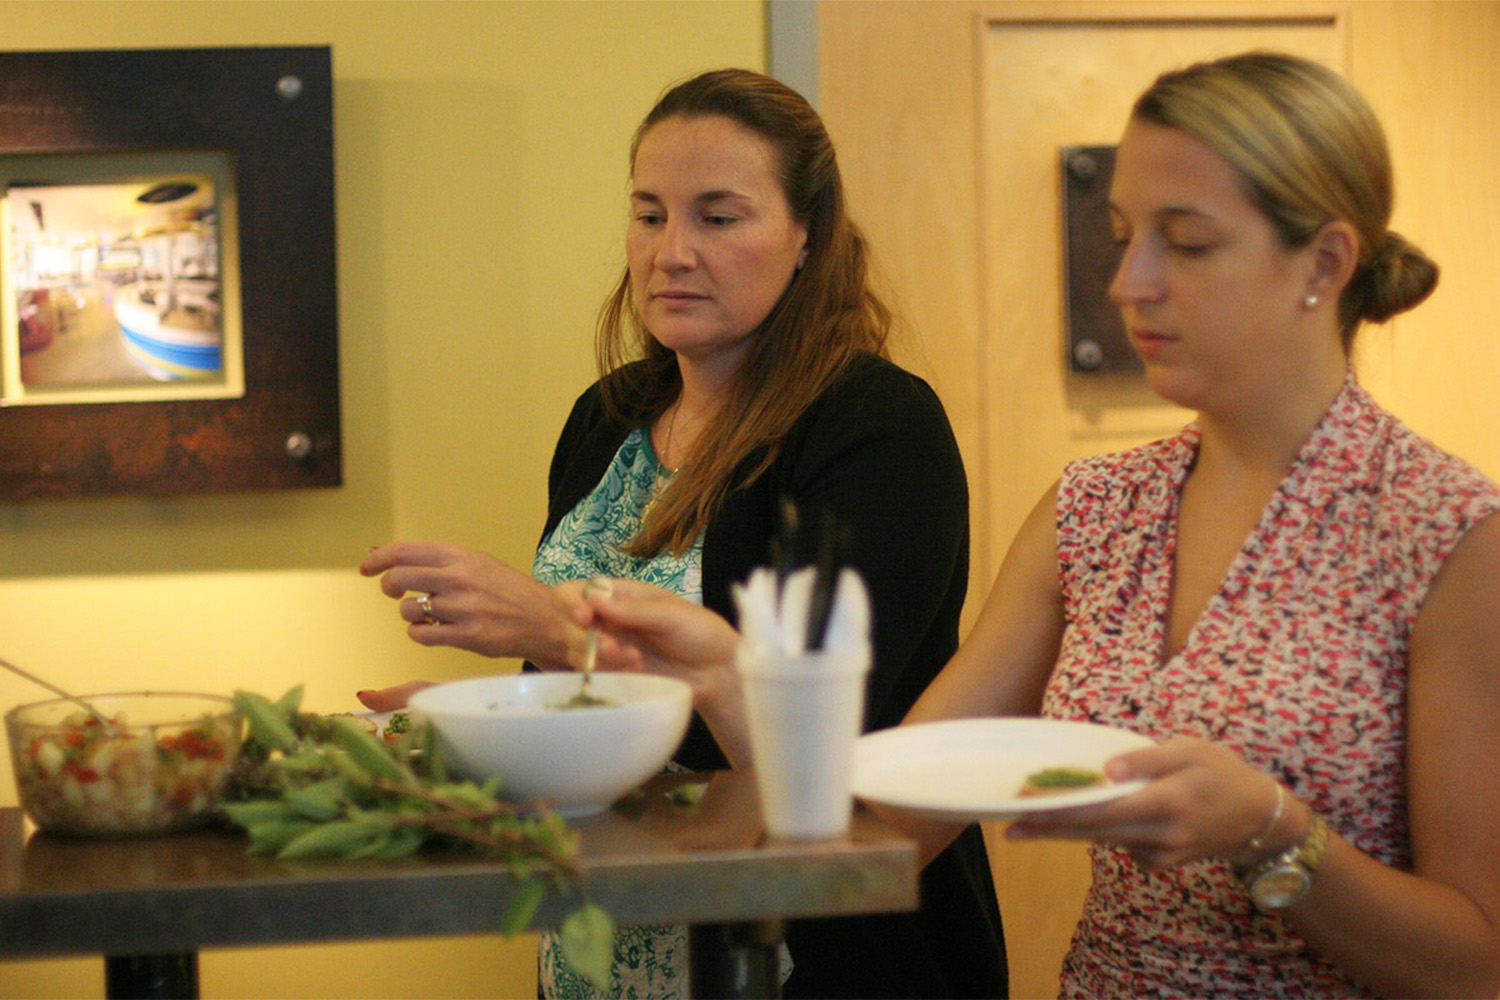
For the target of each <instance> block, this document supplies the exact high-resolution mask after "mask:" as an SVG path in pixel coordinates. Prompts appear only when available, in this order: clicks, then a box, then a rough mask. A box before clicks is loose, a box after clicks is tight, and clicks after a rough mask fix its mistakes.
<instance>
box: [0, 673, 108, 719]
mask: <svg viewBox="0 0 1500 1000" xmlns="http://www.w3.org/2000/svg"><path fill="white" fill-rule="evenodd" d="M0 667H4V668H5V669H6V670H9V671H10V672H11V673H13V674H20V675H21V676H22V677H24V678H26V679H27V680H28V681H31V683H33V684H40V685H41V686H42V687H44V688H46V689H47V690H48V691H51V692H52V693H53V694H56V695H61V696H62V697H64V698H66V699H67V700H68V701H71V702H72V703H73V704H75V705H77V706H78V707H79V708H81V709H83V710H84V711H86V712H88V713H89V714H90V715H92V716H93V717H94V718H95V719H97V720H99V724H100V725H101V726H103V727H104V728H105V729H114V728H115V724H114V720H112V719H110V718H109V716H107V715H105V714H104V713H103V712H101V711H99V710H98V709H97V708H95V707H94V706H93V705H90V704H89V703H88V702H86V701H84V700H83V699H82V698H80V697H78V696H77V695H73V694H69V693H68V692H66V691H64V690H63V689H62V688H60V687H58V686H57V685H56V684H53V683H52V682H51V681H44V680H42V679H41V678H40V677H38V676H37V675H36V674H34V673H32V672H31V671H29V670H22V669H21V668H20V667H18V666H16V665H15V664H14V663H12V662H10V661H9V660H7V659H5V658H4V657H0Z"/></svg>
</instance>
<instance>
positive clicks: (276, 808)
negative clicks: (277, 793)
mask: <svg viewBox="0 0 1500 1000" xmlns="http://www.w3.org/2000/svg"><path fill="white" fill-rule="evenodd" d="M223 809H224V814H225V815H226V816H228V817H229V818H230V820H231V821H233V822H234V823H235V824H236V825H238V826H242V827H246V828H247V829H248V828H249V827H252V826H256V825H258V824H261V823H267V822H270V821H272V820H278V819H288V818H290V817H292V816H294V815H296V813H295V812H294V810H292V809H290V808H289V807H288V806H287V805H286V803H284V802H281V801H280V800H278V799H255V800H253V801H250V802H226V803H225V804H224V806H223Z"/></svg>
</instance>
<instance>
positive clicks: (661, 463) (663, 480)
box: [641, 406, 681, 523]
mask: <svg viewBox="0 0 1500 1000" xmlns="http://www.w3.org/2000/svg"><path fill="white" fill-rule="evenodd" d="M679 409H681V407H680V406H673V407H672V418H671V419H670V420H668V421H667V434H666V440H665V441H663V442H662V444H663V448H662V450H661V453H660V454H658V455H657V456H656V480H655V482H653V483H652V484H651V496H650V497H648V498H647V499H646V506H644V507H642V508H641V521H642V523H644V522H645V520H646V518H648V517H650V516H651V508H653V507H655V506H656V501H657V500H659V499H660V498H661V494H662V490H664V489H666V488H667V483H669V482H671V481H672V477H673V476H674V475H676V474H677V469H669V468H667V463H666V461H665V460H664V459H663V458H662V454H665V453H666V452H667V451H670V450H671V448H672V431H674V430H675V429H676V428H677V411H678V410H679ZM678 468H681V466H678Z"/></svg>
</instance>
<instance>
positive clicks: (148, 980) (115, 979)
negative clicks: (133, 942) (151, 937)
mask: <svg viewBox="0 0 1500 1000" xmlns="http://www.w3.org/2000/svg"><path fill="white" fill-rule="evenodd" d="M104 995H105V996H107V997H109V1000H198V953H197V952H196V951H186V952H181V953H177V954H167V955H106V956H105V958H104Z"/></svg>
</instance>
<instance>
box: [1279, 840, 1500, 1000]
mask: <svg viewBox="0 0 1500 1000" xmlns="http://www.w3.org/2000/svg"><path fill="white" fill-rule="evenodd" d="M1287 919H1288V920H1290V921H1291V923H1292V925H1293V926H1294V927H1295V928H1296V929H1297V931H1298V932H1299V933H1300V934H1301V935H1302V936H1303V938H1304V939H1305V940H1306V941H1307V943H1308V945H1309V946H1311V947H1312V948H1313V949H1314V950H1315V951H1316V952H1317V953H1318V954H1319V955H1321V956H1322V957H1324V958H1325V959H1327V960H1328V961H1330V962H1332V963H1333V964H1335V965H1337V966H1338V967H1339V968H1340V969H1342V970H1343V971H1344V972H1346V973H1347V974H1348V975H1350V976H1352V977H1353V978H1355V979H1357V980H1358V981H1360V982H1361V983H1363V984H1365V985H1366V986H1368V987H1369V988H1370V989H1372V990H1374V991H1375V992H1376V993H1378V994H1380V995H1382V996H1391V997H1418V996H1420V997H1442V996H1452V997H1485V998H1489V997H1494V996H1496V995H1497V993H1500V935H1497V929H1496V927H1495V926H1494V924H1493V923H1492V922H1491V921H1490V920H1488V919H1487V918H1486V916H1485V914H1484V911H1483V910H1482V909H1481V908H1480V907H1479V906H1478V905H1477V904H1476V903H1475V902H1474V900H1473V899H1471V898H1470V897H1469V896H1467V895H1466V894H1465V893H1463V892H1460V891H1459V890H1458V889H1455V888H1453V887H1452V886H1449V885H1445V884H1443V883H1441V882H1438V881H1435V880H1433V879H1429V878H1422V877H1419V876H1417V875H1414V874H1411V873H1407V872H1402V871H1398V870H1396V869H1394V868H1391V867H1389V866H1387V865H1383V864H1381V863H1380V862H1378V861H1376V860H1374V859H1373V858H1371V857H1369V856H1368V855H1366V854H1363V853H1362V852H1360V851H1359V850H1358V849H1357V848H1355V847H1354V846H1353V845H1352V844H1350V843H1348V842H1347V841H1345V840H1343V839H1342V838H1339V837H1334V838H1333V839H1332V841H1331V842H1330V844H1329V849H1328V853H1327V855H1326V856H1325V858H1324V860H1323V864H1322V865H1321V866H1320V867H1319V869H1318V872H1317V875H1316V877H1315V878H1314V880H1313V889H1312V891H1311V892H1309V893H1308V895H1307V896H1306V898H1304V899H1303V900H1302V902H1300V903H1298V904H1297V905H1296V906H1294V907H1292V908H1291V909H1290V910H1289V911H1288V913H1287Z"/></svg>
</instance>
